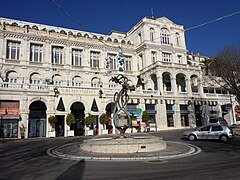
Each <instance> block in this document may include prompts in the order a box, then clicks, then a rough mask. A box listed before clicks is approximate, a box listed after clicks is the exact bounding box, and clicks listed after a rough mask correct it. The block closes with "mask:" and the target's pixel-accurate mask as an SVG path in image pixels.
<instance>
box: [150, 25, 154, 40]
mask: <svg viewBox="0 0 240 180" xmlns="http://www.w3.org/2000/svg"><path fill="white" fill-rule="evenodd" d="M150 41H151V42H154V29H153V28H150Z"/></svg>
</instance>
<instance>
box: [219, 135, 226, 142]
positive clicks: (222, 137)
mask: <svg viewBox="0 0 240 180" xmlns="http://www.w3.org/2000/svg"><path fill="white" fill-rule="evenodd" d="M220 140H221V141H222V142H227V141H228V137H227V136H226V135H222V136H221V137H220Z"/></svg>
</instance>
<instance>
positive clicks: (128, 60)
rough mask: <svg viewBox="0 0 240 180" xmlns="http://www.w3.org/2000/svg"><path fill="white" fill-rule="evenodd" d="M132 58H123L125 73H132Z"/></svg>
mask: <svg viewBox="0 0 240 180" xmlns="http://www.w3.org/2000/svg"><path fill="white" fill-rule="evenodd" d="M131 58H132V57H130V56H125V70H126V71H132V60H131Z"/></svg>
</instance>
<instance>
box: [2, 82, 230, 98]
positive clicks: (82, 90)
mask: <svg viewBox="0 0 240 180" xmlns="http://www.w3.org/2000/svg"><path fill="white" fill-rule="evenodd" d="M53 87H54V85H48V84H24V83H8V82H0V90H1V91H9V90H18V91H19V90H23V91H26V92H28V91H31V92H43V93H44V92H45V93H49V92H50V91H53ZM57 88H58V91H59V92H60V93H61V94H94V95H98V94H99V90H100V89H101V90H102V91H103V93H104V94H107V95H108V96H112V95H113V94H114V93H115V92H118V91H119V86H116V87H114V86H111V88H109V87H107V86H105V88H104V87H91V86H90V84H89V82H82V84H81V86H67V85H64V86H57ZM130 94H132V95H134V96H135V95H144V94H145V95H153V96H162V95H164V96H173V95H174V92H173V91H163V92H162V94H160V91H158V90H142V89H136V90H135V91H132V92H130ZM176 96H184V97H186V96H190V97H193V98H199V97H200V96H201V97H202V98H211V97H212V98H226V99H229V98H230V95H229V94H213V93H203V94H201V93H194V92H189V93H188V92H178V93H177V95H176Z"/></svg>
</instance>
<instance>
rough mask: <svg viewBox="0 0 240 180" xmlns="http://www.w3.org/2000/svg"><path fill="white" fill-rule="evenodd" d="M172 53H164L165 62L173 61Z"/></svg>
mask: <svg viewBox="0 0 240 180" xmlns="http://www.w3.org/2000/svg"><path fill="white" fill-rule="evenodd" d="M171 59H172V55H171V53H164V52H163V53H162V60H163V61H164V62H171V61H172V60H171Z"/></svg>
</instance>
